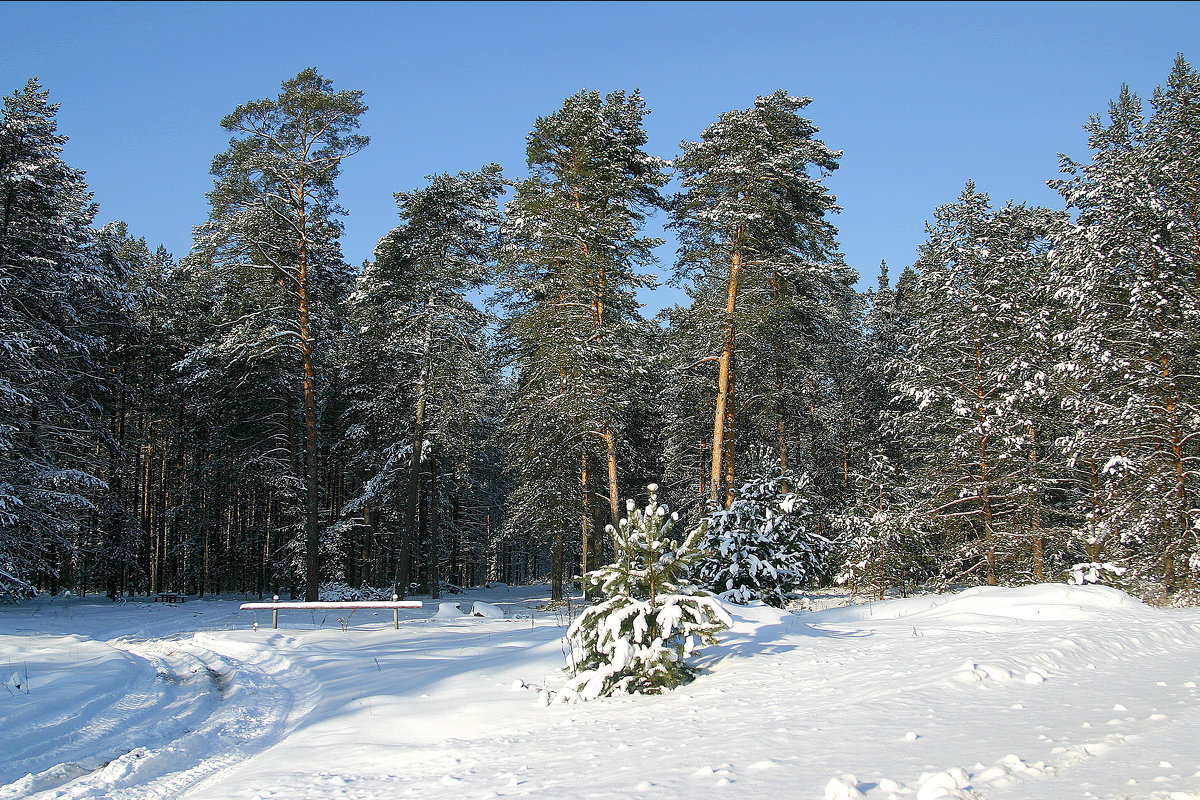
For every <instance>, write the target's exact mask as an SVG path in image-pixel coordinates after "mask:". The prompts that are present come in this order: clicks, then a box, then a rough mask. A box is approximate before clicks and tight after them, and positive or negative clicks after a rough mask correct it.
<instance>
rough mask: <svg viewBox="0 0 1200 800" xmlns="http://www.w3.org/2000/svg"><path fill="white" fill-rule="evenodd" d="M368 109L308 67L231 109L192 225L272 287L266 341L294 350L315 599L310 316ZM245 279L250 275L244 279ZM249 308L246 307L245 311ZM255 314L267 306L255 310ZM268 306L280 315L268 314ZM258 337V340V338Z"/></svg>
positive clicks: (338, 266) (231, 261) (309, 584)
mask: <svg viewBox="0 0 1200 800" xmlns="http://www.w3.org/2000/svg"><path fill="white" fill-rule="evenodd" d="M365 111H366V106H364V105H363V104H362V92H359V91H349V90H342V91H338V92H335V91H334V90H333V85H332V83H331V82H330V81H329V80H327V79H325V78H323V77H322V76H321V75H320V74H318V73H317V71H316V70H314V69H306V70H303V71H301V72H300V73H299V74H298V75H297V76H296V77H295V78H292V79H290V80H288V81H285V82H284V83H283V91H282V92H281V94H280V95H279V97H278V98H276V99H264V100H260V101H257V102H252V103H247V104H246V105H243V106H239V107H238V108H237V109H235V110H234V111H233V113H231V114H229V115H228V116H227V117H225V118H224V119H223V120H222V121H221V125H222V127H224V128H225V129H226V130H228V131H230V132H232V133H233V138H232V139H231V140H230V143H229V149H228V150H226V151H225V152H224V153H222V154H220V155H218V156H217V157H216V158H215V159H214V160H213V166H212V172H213V174H214V175H215V176H216V185H215V187H214V188H213V191H212V192H210V193H209V200H210V201H211V203H212V213H211V216H210V218H209V222H208V223H207V224H206V225H205V226H203V227H202V228H200V229H199V230H198V232H197V233H198V235H197V240H198V241H197V245H198V248H199V249H200V250H201V251H202V252H204V253H206V254H207V256H208V258H209V259H210V260H211V261H212V263H213V264H214V265H217V266H219V267H221V268H222V269H225V270H231V271H238V272H242V273H246V274H247V276H249V275H257V276H258V277H257V280H258V281H261V282H266V283H267V284H268V285H270V286H272V287H277V291H278V295H279V298H278V299H277V300H276V301H275V302H274V303H273V304H272V305H273V307H272V308H270V309H269V312H270V316H271V317H272V319H270V320H269V321H265V322H263V323H261V325H260V326H259V328H258V330H259V331H264V330H269V331H271V332H272V333H271V335H272V336H274V337H275V339H276V341H275V342H274V343H273V344H272V345H270V346H274V347H282V348H287V349H288V350H289V351H290V352H292V353H293V354H294V355H295V357H296V358H295V373H296V377H297V379H298V383H299V384H300V385H301V389H302V391H301V395H302V400H303V415H304V416H303V419H304V435H303V442H304V444H303V480H304V515H303V519H304V552H305V575H306V578H305V598H306V599H308V600H310V601H311V600H316V599H317V594H318V588H319V581H320V568H319V545H320V542H319V514H320V497H319V446H320V439H319V436H318V400H317V398H318V392H319V389H318V383H319V375H318V369H317V366H318V357H317V356H316V355H315V348H316V347H317V346H318V341H319V339H320V336H321V334H320V332H319V331H318V330H317V327H318V323H319V320H318V319H317V318H316V317H317V315H318V314H319V312H320V307H321V304H322V303H325V304H326V307H327V308H332V307H334V306H333V303H334V301H335V300H336V298H335V297H330V296H325V297H321V296H320V293H319V291H318V287H320V286H321V283H322V278H323V276H322V275H321V272H322V271H325V272H329V271H338V270H341V271H343V272H344V271H345V268H344V265H343V264H342V260H341V254H340V251H339V248H338V246H337V236H338V234H339V233H340V225H339V223H338V222H337V220H336V219H335V216H336V215H337V214H339V213H341V209H340V208H339V207H338V206H337V204H336V198H337V190H336V187H335V180H336V178H337V176H338V171H339V168H340V166H341V163H342V161H343V160H344V159H345V158H347V157H349V156H351V155H353V154H354V153H356V152H358V151H359V150H361V149H362V148H363V147H365V146H366V144H367V141H368V140H367V138H366V137H364V136H361V135H358V134H356V133H354V131H355V130H356V129H357V128H358V118H359V117H360V116H361V115H362V114H363V113H364V112H365ZM248 282H253V281H248ZM252 311H253V310H252ZM259 311H268V309H261V310H259ZM276 313H277V314H278V316H276ZM259 341H260V342H262V343H263V344H265V343H266V342H265V340H263V339H260V340H259Z"/></svg>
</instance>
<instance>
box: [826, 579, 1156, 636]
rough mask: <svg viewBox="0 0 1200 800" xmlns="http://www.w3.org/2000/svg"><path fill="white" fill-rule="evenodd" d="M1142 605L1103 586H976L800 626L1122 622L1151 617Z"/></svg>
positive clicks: (847, 611) (832, 613)
mask: <svg viewBox="0 0 1200 800" xmlns="http://www.w3.org/2000/svg"><path fill="white" fill-rule="evenodd" d="M1151 611H1152V609H1150V608H1149V607H1148V606H1146V605H1145V604H1143V603H1142V602H1140V601H1138V600H1135V599H1134V598H1132V597H1130V596H1129V595H1127V594H1125V593H1124V592H1122V591H1120V590H1119V589H1113V588H1112V587H1109V586H1068V585H1066V584H1061V583H1044V584H1039V585H1037V586H1021V587H1016V588H1005V587H997V586H977V587H974V588H971V589H965V590H963V591H961V592H957V593H955V594H951V595H925V596H922V597H910V598H906V599H903V600H883V601H880V602H876V603H870V604H868V605H860V606H848V607H846V608H831V609H827V610H825V611H817V612H813V613H812V614H806V615H805V616H804V621H805V622H808V623H809V624H813V625H817V624H821V623H855V624H864V623H872V622H881V621H894V620H914V621H915V620H920V621H922V622H924V623H941V624H943V625H946V626H949V627H956V628H957V627H978V626H980V625H984V626H986V625H990V624H1005V623H1007V624H1008V625H1012V624H1014V623H1019V622H1067V621H1078V620H1087V619H1091V618H1100V617H1104V618H1108V617H1110V616H1111V615H1113V614H1114V613H1116V614H1120V615H1121V616H1124V617H1129V616H1141V615H1143V614H1145V613H1148V612H1151Z"/></svg>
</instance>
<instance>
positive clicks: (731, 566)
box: [700, 462, 830, 608]
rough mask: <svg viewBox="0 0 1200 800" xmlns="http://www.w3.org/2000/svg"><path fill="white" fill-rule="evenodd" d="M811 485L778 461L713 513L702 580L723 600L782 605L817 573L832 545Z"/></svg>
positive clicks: (709, 522)
mask: <svg viewBox="0 0 1200 800" xmlns="http://www.w3.org/2000/svg"><path fill="white" fill-rule="evenodd" d="M811 485H812V480H811V478H810V477H809V476H808V475H807V474H803V475H795V474H792V473H790V472H786V471H784V470H783V469H782V468H781V467H780V466H779V464H778V462H776V463H774V464H770V465H766V466H765V468H764V469H762V470H761V472H760V474H758V475H756V476H754V477H752V478H750V479H749V480H747V481H746V482H745V483H743V484H742V486H741V488H739V489H738V490H737V492H736V494H735V495H734V499H733V503H731V504H730V506H729V508H718V509H715V510H714V511H712V512H711V513H710V514H709V516H708V519H707V523H708V525H707V533H706V535H705V538H704V549H705V550H706V551H707V552H708V556H707V557H706V558H705V559H704V561H702V562H701V564H700V580H701V583H702V584H703V585H704V586H707V587H709V588H711V589H712V590H713V591H715V592H717V593H718V594H720V596H721V598H722V599H723V600H729V601H731V602H734V603H742V604H745V603H749V602H752V601H754V600H762V601H763V602H765V603H768V604H770V605H773V606H776V607H779V608H782V607H783V605H784V603H785V602H786V596H787V594H788V593H789V592H791V591H794V590H795V589H797V588H799V587H800V586H801V585H802V584H804V583H805V582H806V581H809V580H811V579H812V578H815V577H816V576H817V574H818V572H819V570H820V568H821V564H822V562H823V560H824V556H825V553H826V552H827V551H828V550H829V547H830V541H829V539H827V538H825V537H824V536H822V535H821V534H820V533H818V532H817V531H818V525H817V522H818V518H819V512H818V511H817V509H816V508H815V507H814V505H813V504H812V502H810V500H809V496H808V491H809V489H810V487H811Z"/></svg>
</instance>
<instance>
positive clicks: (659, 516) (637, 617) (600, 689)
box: [558, 484, 732, 700]
mask: <svg viewBox="0 0 1200 800" xmlns="http://www.w3.org/2000/svg"><path fill="white" fill-rule="evenodd" d="M647 488H648V491H649V494H650V498H649V502H648V503H647V504H646V507H645V508H644V509H639V508H637V506H636V504H635V503H634V501H633V500H630V501H628V504H627V508H628V517H626V518H624V519H622V520H621V521H620V528H619V530H614V529H613V527H612V526H611V525H610V526H609V527H608V534H609V535H610V536H611V537H612V540H613V545H614V547H615V549H616V553H617V563H615V564H609V565H608V566H605V567H601V568H600V569H598V570H594V571H592V572H589V573H587V575H585V576H584V580H585V581H587V583H589V584H591V585H592V586H595V587H597V588H599V590H600V591H601V593H602V594H603V595H604V597H605V599H604V600H603V601H602V602H600V603H599V604H597V605H594V606H589V607H588V608H586V609H584V611H583V613H582V614H580V615H579V617H577V618H576V620H575V622H574V623H572V625H571V627H570V628H569V629H568V630H567V642H568V644H569V645H570V655H569V663H568V667H569V668H570V670H571V671H572V673H573V676H572V677H571V679H570V680H568V681H567V684H566V686H565V687H564V688H563V689H562V691H561V692H560V693H559V695H558V697H559V699H562V700H575V699H579V700H591V699H594V698H596V697H602V696H607V695H611V694H623V693H625V694H655V693H658V692H661V691H663V690H665V689H671V688H673V687H675V686H680V685H682V684H684V683H687V682H688V681H690V680H691V679H692V678H693V677H694V668H693V667H692V666H691V665H689V664H688V662H687V658H688V656H690V655H691V654H692V653H694V652H695V651H696V647H697V646H698V645H701V644H715V643H716V634H717V633H719V632H720V631H722V630H724V629H725V628H727V627H729V626H730V625H731V624H732V620H730V618H729V615H728V614H727V613H726V612H725V609H724V608H722V607H721V604H720V602H718V601H717V600H716V599H715V598H713V597H712V596H710V595H708V594H701V593H700V592H699V590H698V589H697V588H696V587H695V586H693V585H691V584H690V583H689V581H688V571H689V569H690V568H691V567H692V566H693V565H694V564H695V563H696V562H697V561H698V560H699V559H700V558H701V557H702V553H701V551H700V550H699V542H700V540H701V539H702V538H703V536H704V533H703V526H702V527H701V528H700V529H697V530H695V531H693V532H692V533H691V534H689V535H688V536H687V537H685V538H684V540H683V542H676V541H674V540H672V539H671V538H670V537H671V533H672V531H673V529H674V526H675V523H676V521H677V520H678V515H676V514H668V511H667V507H666V506H663V505H659V503H658V487H657V486H656V485H655V484H650V486H649V487H647Z"/></svg>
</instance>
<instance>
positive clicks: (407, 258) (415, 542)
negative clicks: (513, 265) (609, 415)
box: [344, 164, 504, 597]
mask: <svg viewBox="0 0 1200 800" xmlns="http://www.w3.org/2000/svg"><path fill="white" fill-rule="evenodd" d="M428 180H429V184H428V185H427V186H425V187H423V188H420V189H416V190H414V191H411V192H399V193H397V194H396V203H397V206H398V209H399V213H400V219H401V224H400V225H399V226H397V227H396V228H394V229H393V230H392V231H391V232H390V233H388V234H387V235H386V236H384V237H383V238H382V239H380V241H379V244H378V245H377V247H376V248H375V260H374V262H372V263H368V264H367V265H366V268H365V270H364V272H363V275H362V276H361V277H360V278H359V281H358V287H357V289H356V291H355V292H354V294H353V295H352V301H353V327H354V330H355V331H356V334H355V335H356V338H357V339H358V340H359V341H358V342H357V345H356V346H355V347H354V348H353V349H352V353H353V358H352V359H351V360H352V361H353V362H354V363H348V364H347V367H348V368H349V370H350V371H351V373H352V374H353V375H354V376H355V377H354V380H355V386H354V389H353V391H354V397H353V399H352V400H351V402H350V406H351V407H350V409H349V414H350V417H351V419H352V422H351V423H350V426H349V427H348V429H347V432H348V438H349V441H347V442H345V443H344V447H345V450H346V455H347V457H348V460H353V461H355V462H359V463H360V464H361V468H362V473H361V474H362V478H361V480H362V485H363V487H364V489H363V491H362V492H361V493H358V494H357V496H356V497H355V498H354V499H353V500H352V501H351V502H350V504H349V505H348V507H347V508H346V509H345V510H346V511H347V512H348V514H349V515H350V516H349V517H347V519H346V524H347V525H353V524H357V523H355V522H354V520H360V521H361V520H363V519H364V518H370V519H369V521H367V522H364V523H363V524H364V526H366V528H370V527H371V526H377V525H380V524H381V523H384V522H385V520H386V521H387V524H389V525H391V526H393V527H399V531H400V542H399V547H398V549H397V552H396V554H395V556H396V558H397V560H398V564H397V570H396V587H395V588H396V590H397V591H398V592H399V593H400V594H402V595H403V594H404V593H405V592H406V591H407V590H408V587H409V585H410V583H411V582H413V581H416V580H418V579H420V580H419V582H420V583H421V584H422V586H423V587H424V588H425V590H427V591H430V592H433V593H434V596H435V597H436V596H437V592H438V587H439V585H440V578H437V577H435V573H437V572H438V565H439V564H440V562H441V561H442V554H441V552H440V547H439V546H438V545H439V542H441V535H440V531H439V525H438V524H437V522H438V521H439V520H440V519H442V518H443V515H441V514H439V513H437V512H438V511H439V506H440V505H441V504H442V501H444V500H447V499H449V498H451V497H457V498H458V499H460V500H462V501H463V502H462V503H461V504H459V505H457V506H456V505H454V504H453V503H451V504H449V505H450V506H451V507H450V509H449V511H450V514H449V515H446V517H447V521H448V522H449V523H450V524H451V526H453V525H456V524H458V523H460V522H462V519H461V518H456V512H457V511H458V510H460V509H461V508H462V507H464V506H466V505H467V504H468V503H467V497H466V496H465V494H464V495H462V496H459V494H458V489H460V488H461V489H463V490H466V489H467V488H468V486H470V483H471V482H470V480H469V478H468V475H467V471H468V466H469V464H470V462H471V460H472V458H473V457H474V451H475V450H476V449H477V448H478V447H479V446H480V445H481V442H480V441H479V436H478V434H479V431H478V430H477V423H478V422H479V420H480V418H481V417H482V415H483V407H484V406H485V405H486V404H487V402H488V399H489V398H487V397H486V395H487V393H488V392H489V391H490V390H491V388H492V383H491V381H490V373H491V372H492V370H493V366H494V365H493V364H491V363H490V357H491V353H490V351H489V348H488V342H487V339H486V334H485V331H486V329H487V326H488V323H489V320H488V317H487V315H486V314H484V313H483V312H482V311H480V310H479V309H477V308H476V307H475V306H474V305H473V304H472V302H471V301H470V299H469V298H468V297H467V293H468V292H470V291H471V290H474V289H476V288H478V287H479V286H480V285H481V284H482V282H483V281H484V280H486V278H487V277H488V276H489V274H490V272H491V270H492V268H493V266H494V260H495V247H496V234H497V229H498V227H499V225H500V222H501V214H500V212H499V210H498V209H497V206H496V198H497V196H498V195H499V194H500V193H501V192H502V191H503V187H504V180H503V177H502V176H501V170H500V167H499V166H498V165H496V164H490V165H488V166H485V167H484V168H483V169H481V170H479V171H478V172H463V173H459V174H458V175H448V174H442V175H435V176H430V177H429V179H428ZM491 399H493V400H494V398H491ZM439 465H440V466H439ZM356 466H357V465H356ZM439 474H440V477H439ZM460 478H461V479H462V480H461V483H460V480H459V479H460ZM439 487H440V489H441V491H437V490H438V489H439ZM439 498H440V499H439ZM422 533H423V535H422ZM366 535H370V531H369V530H367V531H366Z"/></svg>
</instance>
